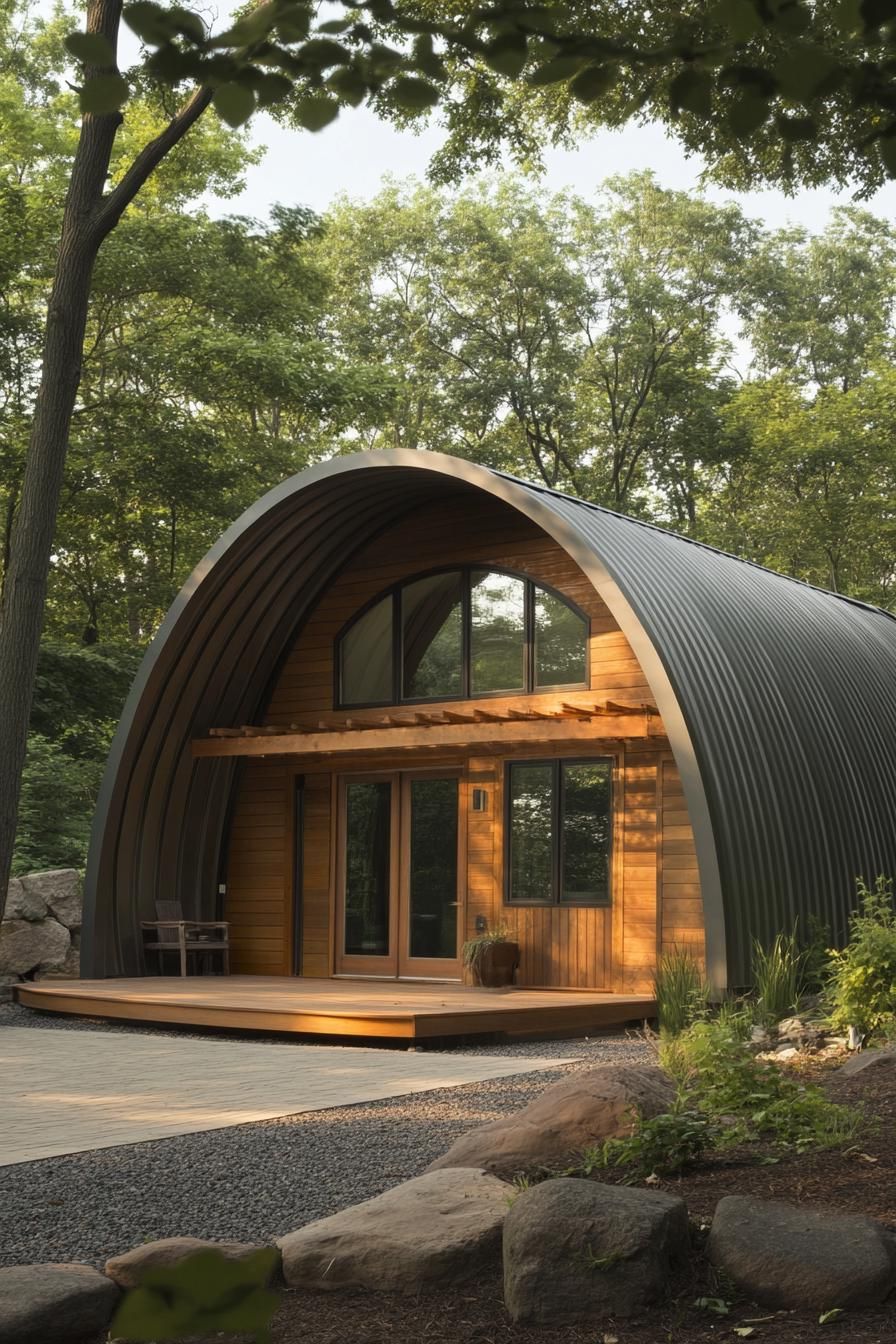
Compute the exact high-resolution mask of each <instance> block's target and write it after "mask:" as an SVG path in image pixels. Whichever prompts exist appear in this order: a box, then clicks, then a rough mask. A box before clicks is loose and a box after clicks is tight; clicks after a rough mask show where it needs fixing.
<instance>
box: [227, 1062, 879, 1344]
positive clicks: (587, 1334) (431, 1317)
mask: <svg viewBox="0 0 896 1344" xmlns="http://www.w3.org/2000/svg"><path fill="white" fill-rule="evenodd" d="M826 1086H827V1088H828V1090H829V1093H830V1095H831V1097H832V1099H834V1100H836V1101H840V1102H844V1103H846V1104H850V1105H855V1104H862V1105H863V1106H864V1108H865V1113H866V1117H867V1121H868V1125H867V1128H866V1131H865V1132H864V1133H863V1135H862V1137H861V1138H860V1140H859V1141H858V1143H857V1144H856V1145H855V1148H854V1149H853V1150H852V1151H849V1152H846V1153H843V1152H840V1151H832V1152H821V1153H818V1152H814V1153H803V1154H787V1155H785V1156H783V1157H781V1156H780V1155H779V1160H778V1161H776V1162H775V1163H774V1164H773V1165H768V1164H767V1163H766V1162H763V1160H762V1159H764V1158H768V1157H769V1156H770V1154H769V1153H764V1152H762V1151H761V1150H758V1149H757V1148H756V1147H755V1146H751V1147H749V1148H747V1149H742V1150H736V1149H733V1150H731V1151H729V1152H728V1153H726V1154H724V1155H720V1156H714V1157H713V1158H711V1159H710V1160H708V1161H705V1162H703V1163H701V1165H700V1167H699V1168H697V1169H695V1170H693V1171H691V1172H689V1173H687V1174H686V1175H683V1176H682V1177H681V1178H680V1179H676V1180H674V1181H666V1182H664V1183H663V1184H662V1186H660V1187H658V1188H661V1189H665V1190H668V1191H669V1192H670V1193H674V1194H677V1195H680V1196H681V1197H682V1198H683V1199H684V1200H685V1202H686V1203H687V1205H688V1209H689V1211H690V1214H691V1219H692V1221H693V1222H694V1223H695V1224H697V1225H698V1226H699V1224H700V1223H701V1222H702V1221H703V1220H708V1219H709V1217H710V1216H711V1215H712V1212H713V1210H714V1208H715V1205H716V1202H717V1201H718V1200H719V1199H721V1198H722V1196H724V1195H731V1194H751V1195H755V1196H757V1197H760V1198H765V1199H784V1200H789V1201H792V1202H795V1203H805V1204H811V1205H815V1206H819V1207H826V1208H831V1209H837V1210H840V1211H844V1212H846V1211H849V1212H854V1213H865V1214H871V1215H873V1216H874V1217H876V1218H879V1219H880V1220H881V1221H882V1222H884V1223H886V1224H888V1225H889V1226H890V1227H892V1228H896V1144H894V1137H896V1069H883V1068H882V1069H870V1070H868V1071H866V1072H865V1073H863V1074H858V1075H856V1076H855V1077H854V1078H853V1079H852V1080H845V1079H839V1080H837V1081H834V1080H833V1079H832V1080H831V1081H829V1082H828V1083H827V1084H826ZM700 1236H701V1233H700V1232H699V1231H697V1230H695V1237H696V1238H697V1239H698V1241H699V1238H700ZM695 1264H696V1266H697V1268H696V1269H693V1270H691V1271H690V1272H689V1276H688V1277H685V1278H682V1279H680V1280H679V1281H678V1282H677V1283H676V1284H675V1285H674V1286H673V1290H672V1293H671V1295H670V1299H669V1301H668V1302H666V1303H665V1304H663V1305H661V1306H658V1307H657V1308H655V1309H654V1310H653V1311H651V1313H650V1314H649V1316H645V1317H643V1318H640V1319H635V1320H616V1321H601V1322H595V1324H594V1325H590V1326H587V1327H585V1326H575V1327H561V1328H556V1329H546V1328H541V1327H540V1328H537V1329H536V1328H526V1327H521V1326H515V1325H513V1324H512V1322H511V1321H510V1320H509V1319H508V1317H507V1315H506V1313H505V1311H504V1305H503V1301H502V1293H501V1282H500V1273H499V1271H498V1269H497V1267H495V1266H493V1267H488V1268H486V1267H483V1274H482V1278H481V1280H480V1281H479V1282H477V1283H475V1284H471V1285H469V1286H466V1287H463V1288H456V1289H453V1290H451V1291H440V1292H436V1291H427V1292H426V1293H425V1294H423V1295H421V1296H420V1297H419V1298H408V1297H396V1296H393V1295H391V1294H361V1293H358V1294H346V1293H334V1294H316V1293H306V1292H293V1291H290V1292H287V1293H286V1294H285V1295H284V1300H283V1305H282V1307H281V1309H280V1311H279V1312H278V1314H277V1317H276V1319H275V1322H274V1328H273V1344H418V1342H421V1341H422V1342H425V1341H433V1344H435V1341H438V1344H708V1342H709V1341H710V1340H712V1341H714V1342H716V1344H717V1342H718V1341H723V1340H725V1341H729V1344H735V1341H736V1340H738V1339H743V1338H746V1339H750V1340H755V1341H757V1342H758V1344H765V1342H766V1341H768V1344H807V1342H808V1341H810V1340H811V1341H817V1342H818V1344H856V1341H860V1344H884V1341H886V1342H887V1344H893V1341H894V1340H896V1300H894V1299H896V1294H894V1297H893V1298H891V1300H890V1302H889V1303H888V1304H887V1306H886V1307H884V1308H883V1309H881V1310H875V1311H861V1312H857V1311H854V1312H844V1313H843V1314H842V1315H841V1316H839V1317H838V1318H837V1319H835V1320H832V1321H829V1322H827V1323H826V1324H824V1325H822V1324H820V1323H819V1320H818V1313H817V1312H813V1313H798V1312H769V1311H767V1310H763V1309H762V1308H760V1307H757V1306H756V1305H755V1304H753V1303H750V1302H746V1301H744V1300H742V1299H739V1298H738V1296H737V1294H736V1292H733V1291H732V1289H731V1286H730V1284H726V1283H724V1282H719V1280H718V1278H717V1277H716V1276H715V1272H714V1271H713V1270H712V1269H711V1268H710V1267H708V1266H707V1265H706V1264H705V1262H703V1261H702V1259H700V1258H699V1257H695ZM701 1297H707V1298H718V1299H721V1300H722V1301H723V1302H724V1303H725V1304H726V1305H727V1307H728V1311H727V1313H726V1314H724V1315H718V1314H715V1313H714V1312H712V1311H710V1310H707V1309H706V1308H698V1307H697V1306H696V1305H695V1304H696V1300H697V1299H698V1298H701ZM749 1329H752V1331H753V1333H752V1334H749V1335H746V1334H743V1333H742V1332H743V1331H745V1330H749ZM223 1339H224V1337H223V1336H217V1338H216V1340H214V1341H212V1340H211V1339H209V1340H207V1341H202V1344H222V1341H223Z"/></svg>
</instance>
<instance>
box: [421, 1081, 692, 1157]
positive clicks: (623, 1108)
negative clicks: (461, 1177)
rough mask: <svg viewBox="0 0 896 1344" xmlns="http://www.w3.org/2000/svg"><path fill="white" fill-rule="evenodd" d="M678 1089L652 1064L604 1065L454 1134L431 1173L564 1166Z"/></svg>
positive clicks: (664, 1104)
mask: <svg viewBox="0 0 896 1344" xmlns="http://www.w3.org/2000/svg"><path fill="white" fill-rule="evenodd" d="M674 1099H675V1089H674V1087H673V1085H672V1082H671V1081H670V1079H669V1078H668V1077H667V1075H666V1074H665V1073H663V1071H662V1069H658V1068H654V1067H653V1066H651V1065H643V1066H634V1065H632V1066H623V1067H619V1066H618V1065H611V1064H610V1065H604V1066H602V1067H600V1068H596V1069H589V1070H588V1071H587V1072H584V1073H577V1074H575V1076H574V1077H572V1078H569V1079H567V1080H565V1081H564V1082H562V1083H555V1084H554V1085H553V1087H549V1088H547V1089H546V1090H545V1091H544V1092H543V1093H542V1094H541V1096H540V1097H538V1098H537V1100H535V1101H533V1102H531V1103H530V1104H529V1105H528V1106H524V1107H523V1109H522V1110H520V1111H516V1112H514V1113H513V1114H512V1115H508V1116H504V1117H503V1118H502V1119H500V1120H495V1121H493V1122H492V1123H491V1124H488V1125H482V1126H481V1127H480V1128H478V1129H474V1130H471V1131H470V1132H469V1133H468V1134H463V1135H462V1136H461V1137H460V1138H459V1139H457V1140H456V1141H455V1142H454V1143H453V1144H452V1145H451V1147H450V1148H449V1149H448V1151H447V1153H445V1154H444V1156H443V1157H439V1158H437V1159H436V1160H435V1162H432V1163H430V1165H429V1167H428V1168H427V1170H428V1171H438V1170H440V1169H441V1168H443V1167H483V1168H484V1169H485V1170H486V1171H491V1172H493V1173H494V1174H495V1175H497V1176H504V1177H512V1176H514V1175H515V1174H516V1173H517V1172H523V1171H535V1170H545V1169H547V1170H550V1171H557V1170H560V1169H562V1168H563V1167H564V1166H568V1165H569V1164H570V1163H571V1162H572V1161H574V1160H575V1159H576V1158H577V1157H578V1155H579V1154H580V1153H582V1152H583V1151H584V1149H586V1148H589V1147H591V1146H593V1145H594V1144H596V1143H602V1142H603V1140H604V1139H609V1138H615V1137H619V1136H622V1135H625V1134H629V1133H631V1129H632V1124H633V1121H634V1120H635V1117H636V1115H637V1113H638V1112H640V1113H641V1114H642V1115H643V1116H645V1117H646V1118H650V1117H652V1116H654V1115H659V1114H660V1113H661V1112H663V1111H666V1110H668V1109H669V1107H670V1106H671V1105H672V1103H673V1101H674Z"/></svg>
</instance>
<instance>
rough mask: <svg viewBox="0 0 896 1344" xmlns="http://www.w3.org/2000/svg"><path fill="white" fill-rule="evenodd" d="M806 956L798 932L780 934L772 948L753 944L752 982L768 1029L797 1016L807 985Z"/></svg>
mask: <svg viewBox="0 0 896 1344" xmlns="http://www.w3.org/2000/svg"><path fill="white" fill-rule="evenodd" d="M804 967H805V954H804V952H803V951H802V950H801V949H800V947H799V946H798V944H797V939H796V931H795V930H794V932H793V933H779V934H778V935H777V937H776V938H775V941H774V942H773V943H772V945H771V947H768V948H766V947H763V945H762V943H760V942H759V941H758V939H754V940H753V955H752V978H753V988H754V990H755V992H756V1007H757V1012H758V1014H759V1016H760V1018H761V1019H762V1021H763V1022H765V1023H766V1024H767V1025H768V1024H771V1023H773V1022H780V1021H782V1020H783V1019H784V1018H785V1017H788V1016H789V1015H790V1014H792V1013H795V1012H796V1011H797V1008H798V1006H799V1001H800V996H801V995H802V993H803V987H804V984H805V978H804Z"/></svg>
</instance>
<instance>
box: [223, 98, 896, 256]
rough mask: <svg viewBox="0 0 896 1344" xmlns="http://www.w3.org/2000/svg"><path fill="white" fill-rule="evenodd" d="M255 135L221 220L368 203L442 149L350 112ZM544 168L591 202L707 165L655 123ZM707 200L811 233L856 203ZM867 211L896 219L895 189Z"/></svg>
mask: <svg viewBox="0 0 896 1344" xmlns="http://www.w3.org/2000/svg"><path fill="white" fill-rule="evenodd" d="M252 137H253V140H254V142H255V143H256V144H261V145H264V146H265V147H266V151H267V152H266V154H265V157H264V159H263V161H262V162H261V163H260V164H259V165H257V166H256V167H254V168H251V169H250V170H249V172H248V175H247V181H246V189H245V191H244V192H243V194H242V195H241V196H240V197H238V198H236V199H234V200H230V201H222V202H211V201H210V202H209V203H208V204H209V207H210V209H211V210H212V212H213V213H216V214H218V213H220V214H227V213H239V214H246V215H251V216H254V217H255V218H257V219H263V218H265V217H266V215H267V213H268V211H269V209H270V207H271V205H273V204H282V205H305V206H310V207H311V208H312V209H314V210H317V211H323V210H325V209H326V208H327V206H328V205H329V204H330V203H331V202H332V201H333V200H335V199H336V198H337V197H338V196H340V195H342V194H347V195H349V196H350V197H352V198H353V199H356V200H358V199H362V200H369V199H370V198H371V197H372V196H375V195H376V193H377V191H378V190H379V188H380V186H381V184H382V182H383V179H384V178H385V177H387V176H391V177H394V178H407V177H417V178H420V179H422V178H424V177H425V174H426V168H427V164H428V162H429V159H430V156H431V155H432V153H433V152H434V150H436V149H437V148H438V146H439V144H440V143H441V134H440V132H439V130H438V128H437V127H432V128H427V129H425V130H424V131H423V132H422V133H421V134H419V135H414V134H412V133H410V132H400V131H397V130H396V129H395V128H394V127H392V126H390V125H388V124H387V123H385V122H382V121H379V120H378V119H377V118H376V117H375V116H374V115H373V113H372V112H370V111H368V110H366V109H365V108H356V109H347V110H345V111H343V112H342V113H341V115H340V116H339V118H338V119H337V121H335V122H334V123H332V124H331V125H330V126H327V127H326V128H325V129H324V130H323V131H320V132H318V133H317V134H311V133H309V132H303V131H297V130H286V129H283V128H281V127H279V126H277V125H276V123H275V122H273V121H271V119H270V118H269V117H267V116H264V115H262V116H260V117H258V118H256V120H255V121H254V123H253V129H252ZM545 167H546V171H545V174H544V178H543V182H544V186H545V190H546V191H548V192H557V191H562V190H564V189H566V188H573V189H575V190H576V191H578V192H579V193H580V194H581V195H583V196H585V197H589V196H590V195H592V193H593V192H594V190H595V189H596V187H597V186H598V185H599V184H600V183H601V182H602V181H603V180H604V179H605V178H607V177H610V176H612V175H613V174H615V173H625V172H630V171H634V170H637V169H645V168H650V169H652V170H653V171H654V172H655V173H656V175H657V178H658V180H659V183H660V185H661V186H663V187H667V188H670V189H674V190H678V191H697V190H698V189H699V179H700V173H701V169H702V167H703V162H702V160H701V159H700V158H699V157H697V156H693V157H691V158H687V157H686V156H685V154H684V152H683V150H682V149H681V147H680V146H679V145H678V144H677V142H676V141H675V140H673V139H671V138H670V137H668V136H667V135H666V134H665V132H664V130H663V128H662V127H661V126H658V125H650V126H643V127H642V126H628V127H626V128H625V129H623V130H621V131H603V132H600V133H598V134H597V135H595V136H593V137H592V138H590V139H588V140H586V141H583V142H582V144H581V145H580V146H579V147H578V148H577V149H575V150H574V151H567V150H550V149H549V150H548V151H547V152H546V154H545ZM706 195H707V196H708V197H709V198H710V199H713V200H718V201H721V200H736V201H739V202H740V204H741V205H742V207H743V209H744V211H745V212H746V213H747V214H748V215H750V216H752V217H753V218H755V219H757V220H760V221H762V222H764V223H765V224H766V225H767V226H769V227H773V228H779V227H782V226H784V225H785V224H788V223H792V224H801V225H803V226H805V227H806V228H808V229H811V230H815V229H819V228H823V227H824V224H825V222H826V220H827V218H828V216H829V213H830V210H831V207H832V206H834V205H837V204H844V205H845V204H849V202H850V199H851V197H850V194H849V192H845V193H843V194H841V195H840V196H838V195H836V194H835V193H834V192H833V191H830V190H813V191H802V192H799V193H797V194H796V195H794V196H790V197H788V196H786V195H785V194H784V193H783V192H780V191H764V192H746V193H736V192H731V191H726V190H724V189H720V188H718V187H714V186H711V187H708V188H706ZM863 206H864V208H865V209H870V210H872V211H873V212H874V213H875V214H880V215H881V216H883V217H884V218H887V219H890V220H896V182H893V183H888V184H887V185H886V186H885V187H883V188H882V189H881V190H880V191H879V192H878V193H877V194H876V195H875V196H874V197H872V198H871V199H870V200H869V201H866V202H863Z"/></svg>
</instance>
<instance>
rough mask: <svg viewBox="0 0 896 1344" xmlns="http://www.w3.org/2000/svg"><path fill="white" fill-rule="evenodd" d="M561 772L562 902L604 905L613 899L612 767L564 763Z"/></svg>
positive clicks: (601, 763) (595, 763)
mask: <svg viewBox="0 0 896 1344" xmlns="http://www.w3.org/2000/svg"><path fill="white" fill-rule="evenodd" d="M561 770H562V772H563V783H562V789H561V802H562V826H563V861H562V864H561V872H560V899H561V901H587V902H589V903H590V904H592V905H593V904H600V903H602V902H606V901H609V899H610V883H609V859H610V835H611V822H610V765H609V762H607V761H597V762H589V763H587V764H583V763H581V762H579V763H570V764H569V765H567V764H565V763H563V764H561Z"/></svg>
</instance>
